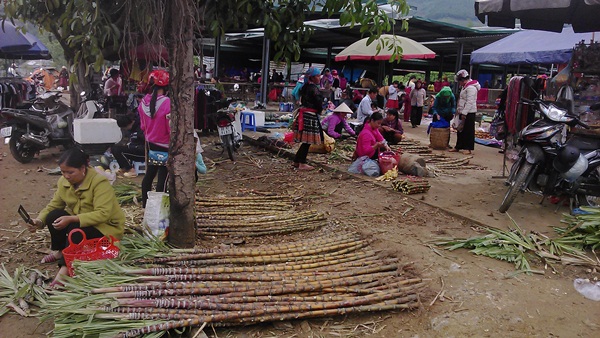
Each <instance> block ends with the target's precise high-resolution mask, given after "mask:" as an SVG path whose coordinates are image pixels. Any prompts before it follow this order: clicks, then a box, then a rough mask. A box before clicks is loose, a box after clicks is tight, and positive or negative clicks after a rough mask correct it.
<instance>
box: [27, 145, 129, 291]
mask: <svg viewBox="0 0 600 338" xmlns="http://www.w3.org/2000/svg"><path fill="white" fill-rule="evenodd" d="M58 165H59V167H60V171H61V172H62V177H61V178H59V179H58V183H57V189H56V191H55V192H54V196H53V197H52V200H51V201H50V203H48V205H47V206H46V207H45V208H44V209H43V210H42V211H40V213H39V215H38V217H37V218H35V219H33V220H32V223H33V224H32V225H30V230H32V231H35V228H36V227H37V228H41V227H43V226H44V225H45V226H46V227H48V231H50V238H51V250H53V252H52V253H51V254H48V255H46V256H45V257H44V258H43V259H42V263H53V262H57V263H58V266H59V267H60V269H59V271H58V274H57V275H56V278H55V279H54V281H53V282H52V283H51V284H50V287H55V286H60V285H61V284H62V279H61V277H62V276H63V275H66V274H67V272H68V269H67V267H66V266H65V262H64V259H63V255H62V250H63V249H65V248H66V247H67V246H68V244H69V243H68V235H69V233H70V232H71V230H73V229H81V230H82V231H83V232H84V233H85V237H86V238H87V239H93V238H100V237H103V236H109V235H110V236H114V237H115V238H117V239H120V238H121V237H123V232H124V229H125V228H124V226H125V214H124V213H123V211H122V210H121V207H120V206H119V202H118V201H117V197H116V196H115V191H114V189H113V187H112V186H111V184H110V182H109V181H108V179H107V178H106V177H105V176H103V175H100V174H98V173H97V172H96V170H94V169H93V168H92V167H90V165H89V157H88V155H87V154H86V153H84V152H83V151H81V150H80V149H77V148H71V149H69V150H67V151H65V152H64V153H63V154H62V155H61V156H60V158H59V159H58ZM71 239H72V240H73V243H80V242H81V241H82V240H83V238H82V236H81V235H80V234H79V233H77V232H76V233H74V234H73V236H72V238H71Z"/></svg>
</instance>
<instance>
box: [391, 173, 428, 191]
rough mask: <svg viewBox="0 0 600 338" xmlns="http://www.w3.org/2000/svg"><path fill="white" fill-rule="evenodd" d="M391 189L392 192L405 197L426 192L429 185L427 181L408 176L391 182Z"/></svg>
mask: <svg viewBox="0 0 600 338" xmlns="http://www.w3.org/2000/svg"><path fill="white" fill-rule="evenodd" d="M392 188H393V189H394V191H398V192H401V193H403V194H405V195H412V194H420V193H425V192H428V191H429V188H431V185H429V181H427V179H425V178H421V177H412V176H409V177H407V178H405V179H402V180H399V181H395V182H392Z"/></svg>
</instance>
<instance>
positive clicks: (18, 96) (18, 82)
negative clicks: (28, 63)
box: [0, 77, 35, 109]
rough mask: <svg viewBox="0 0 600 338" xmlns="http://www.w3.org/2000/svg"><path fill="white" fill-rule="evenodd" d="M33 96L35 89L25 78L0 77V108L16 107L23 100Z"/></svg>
mask: <svg viewBox="0 0 600 338" xmlns="http://www.w3.org/2000/svg"><path fill="white" fill-rule="evenodd" d="M32 93H33V95H32ZM33 98H35V89H34V87H33V86H32V85H31V83H29V82H28V81H26V80H25V79H23V78H20V77H0V109H2V108H17V106H18V105H19V104H21V103H23V101H28V100H30V99H33Z"/></svg>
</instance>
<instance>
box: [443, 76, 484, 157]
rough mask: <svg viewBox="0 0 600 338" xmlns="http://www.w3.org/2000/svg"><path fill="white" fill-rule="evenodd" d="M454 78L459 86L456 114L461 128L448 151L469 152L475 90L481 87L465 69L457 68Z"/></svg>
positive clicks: (472, 139) (471, 150) (473, 142)
mask: <svg viewBox="0 0 600 338" xmlns="http://www.w3.org/2000/svg"><path fill="white" fill-rule="evenodd" d="M454 80H455V81H456V83H458V86H459V88H460V94H459V98H458V104H457V106H456V114H459V118H460V121H461V122H462V123H461V124H462V128H458V129H461V130H458V133H457V135H456V146H455V147H454V149H450V151H451V152H458V151H460V152H461V153H463V154H471V153H472V152H473V150H474V149H475V113H477V92H478V91H479V89H481V85H479V82H477V80H471V77H470V76H469V72H467V71H466V70H465V69H461V70H459V71H458V72H457V73H456V75H455V76H454Z"/></svg>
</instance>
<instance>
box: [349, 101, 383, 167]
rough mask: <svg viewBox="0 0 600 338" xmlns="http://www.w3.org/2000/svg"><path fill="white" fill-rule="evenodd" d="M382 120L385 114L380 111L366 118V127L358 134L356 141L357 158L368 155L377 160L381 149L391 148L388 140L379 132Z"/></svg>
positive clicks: (355, 153)
mask: <svg viewBox="0 0 600 338" xmlns="http://www.w3.org/2000/svg"><path fill="white" fill-rule="evenodd" d="M382 121H383V115H381V113H379V112H374V113H373V114H371V116H370V117H369V118H367V119H366V120H365V124H364V127H363V129H362V131H361V132H360V134H358V139H357V141H356V151H355V152H354V155H355V157H356V158H358V157H361V156H368V157H369V158H371V159H373V160H377V157H378V156H379V151H380V150H390V147H388V144H387V142H386V140H384V139H383V136H381V133H380V132H379V127H381V122H382Z"/></svg>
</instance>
